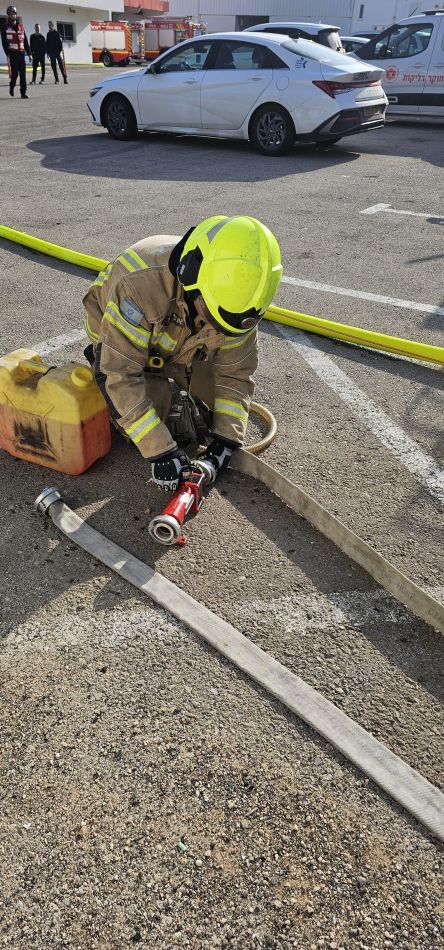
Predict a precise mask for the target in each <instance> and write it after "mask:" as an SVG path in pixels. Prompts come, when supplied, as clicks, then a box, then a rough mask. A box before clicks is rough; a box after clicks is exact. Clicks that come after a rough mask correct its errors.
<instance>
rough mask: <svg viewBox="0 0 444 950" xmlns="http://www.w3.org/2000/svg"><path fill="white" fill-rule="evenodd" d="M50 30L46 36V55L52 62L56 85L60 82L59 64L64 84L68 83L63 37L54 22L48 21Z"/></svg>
mask: <svg viewBox="0 0 444 950" xmlns="http://www.w3.org/2000/svg"><path fill="white" fill-rule="evenodd" d="M48 26H49V30H48V32H47V34H46V55H47V56H49V59H50V60H51V68H52V71H53V73H54V79H55V81H56V83H58V81H59V74H58V72H57V63H58V64H59V69H60V72H61V74H62V76H63V82H64V83H65V84H67V83H68V80H67V78H66V66H65V63H64V61H63V59H62V50H63V43H62V37H61V36H60V33H59V32H58V30H56V28H55V26H54V24H53V22H52V20H48Z"/></svg>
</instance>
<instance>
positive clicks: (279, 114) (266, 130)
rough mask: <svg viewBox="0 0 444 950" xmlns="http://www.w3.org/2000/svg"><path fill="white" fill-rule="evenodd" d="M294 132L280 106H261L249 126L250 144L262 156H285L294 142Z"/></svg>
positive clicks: (286, 113) (290, 122) (284, 111)
mask: <svg viewBox="0 0 444 950" xmlns="http://www.w3.org/2000/svg"><path fill="white" fill-rule="evenodd" d="M295 137H296V134H295V130H294V125H293V122H292V120H291V118H290V116H289V114H288V112H287V111H286V110H285V109H283V108H281V106H278V105H273V104H270V105H268V106H262V108H261V109H259V110H258V111H257V112H256V114H255V115H254V116H253V119H252V121H251V125H250V142H251V144H252V145H253V146H254V148H256V149H257V150H258V151H259V152H262V154H263V155H285V154H286V153H287V152H289V151H290V149H291V148H292V146H293V145H294V141H295Z"/></svg>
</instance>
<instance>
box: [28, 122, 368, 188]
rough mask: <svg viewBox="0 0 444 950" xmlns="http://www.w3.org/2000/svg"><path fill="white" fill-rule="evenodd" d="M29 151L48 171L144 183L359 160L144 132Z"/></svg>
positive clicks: (271, 175)
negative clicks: (276, 153)
mask: <svg viewBox="0 0 444 950" xmlns="http://www.w3.org/2000/svg"><path fill="white" fill-rule="evenodd" d="M28 148H29V149H31V151H33V152H39V153H40V154H41V155H42V165H43V167H44V168H50V169H54V170H56V171H58V172H66V173H68V174H74V175H91V174H95V175H99V176H102V177H104V178H117V179H125V180H138V181H151V180H153V181H159V180H161V181H185V182H186V181H198V182H202V181H223V182H230V181H245V182H254V181H270V180H271V179H277V178H284V177H286V176H288V175H295V174H298V173H299V172H304V173H307V172H315V171H317V170H318V169H322V168H326V167H329V166H331V165H343V164H344V163H349V162H350V161H355V160H356V159H357V158H359V153H357V152H356V153H355V152H354V151H350V150H349V149H347V148H346V147H345V146H343V145H341V147H340V148H332V149H328V150H327V151H325V150H317V149H316V148H315V147H314V146H313V147H308V146H301V147H297V148H295V150H294V152H293V153H292V154H291V155H287V156H283V157H281V158H275V159H272V158H267V157H265V156H264V155H259V154H258V153H257V152H254V151H253V150H252V148H251V146H250V145H249V143H248V142H240V141H236V142H232V141H227V140H224V141H222V140H219V139H201V138H197V137H191V136H177V135H174V136H173V135H167V134H165V133H157V132H152V133H143V134H142V135H139V137H138V138H137V140H136V141H134V142H116V141H114V140H113V139H110V138H109V136H108V133H103V134H102V135H101V134H100V133H90V134H88V135H78V136H74V135H73V136H66V137H63V138H62V137H59V138H53V139H51V138H47V139H37V140H35V141H34V142H30V143H29V144H28Z"/></svg>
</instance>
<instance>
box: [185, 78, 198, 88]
mask: <svg viewBox="0 0 444 950" xmlns="http://www.w3.org/2000/svg"><path fill="white" fill-rule="evenodd" d="M198 82H199V80H198V79H186V80H185V82H184V85H185V86H195V85H196V83H198Z"/></svg>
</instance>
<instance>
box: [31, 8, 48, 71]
mask: <svg viewBox="0 0 444 950" xmlns="http://www.w3.org/2000/svg"><path fill="white" fill-rule="evenodd" d="M34 29H35V33H32V35H31V38H30V41H29V45H30V47H31V56H32V81H31V82H30V84H29V85H30V86H35V81H36V79H37V68H38V67H39V66H40V69H41V71H42V77H41V79H40V82H39V85H41V83H42V82H45V54H46V40H45V37H44V36H42V34H41V32H40V25H39V24H38V23H36V24H35V27H34Z"/></svg>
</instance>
